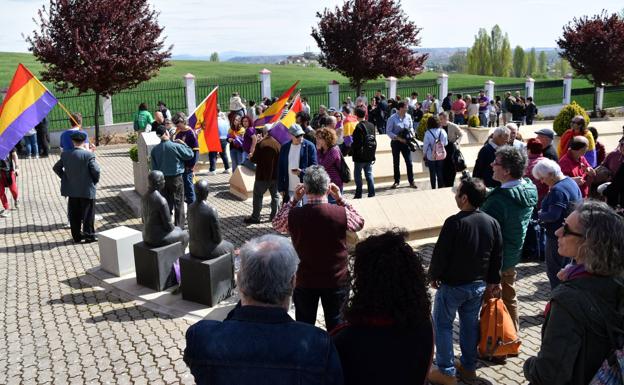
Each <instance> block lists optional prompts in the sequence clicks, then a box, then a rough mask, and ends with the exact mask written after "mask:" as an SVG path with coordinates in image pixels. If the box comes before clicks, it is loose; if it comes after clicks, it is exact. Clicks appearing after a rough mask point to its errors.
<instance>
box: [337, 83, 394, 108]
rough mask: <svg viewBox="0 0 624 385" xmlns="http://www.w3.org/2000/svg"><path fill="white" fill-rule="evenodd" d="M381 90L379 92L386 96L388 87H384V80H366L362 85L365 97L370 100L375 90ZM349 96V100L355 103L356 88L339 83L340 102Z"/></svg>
mask: <svg viewBox="0 0 624 385" xmlns="http://www.w3.org/2000/svg"><path fill="white" fill-rule="evenodd" d="M378 90H381V93H382V94H384V95H386V97H388V92H389V91H388V89H387V88H386V82H383V81H382V82H367V83H365V84H364V85H363V86H362V91H363V92H364V95H366V98H367V99H368V100H369V101H370V100H371V99H372V98H373V97H374V96H375V92H377V91H378ZM348 97H349V98H351V101H352V102H353V103H355V99H357V97H358V94H357V90H356V89H355V88H353V87H352V86H351V85H350V84H341V85H340V103H341V105H342V103H344V102H345V101H346V100H347V98H348Z"/></svg>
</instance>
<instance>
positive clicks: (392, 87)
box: [386, 76, 397, 99]
mask: <svg viewBox="0 0 624 385" xmlns="http://www.w3.org/2000/svg"><path fill="white" fill-rule="evenodd" d="M386 88H387V89H388V99H396V95H397V78H395V77H394V76H390V77H388V79H386Z"/></svg>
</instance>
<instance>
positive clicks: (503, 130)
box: [492, 126, 510, 137]
mask: <svg viewBox="0 0 624 385" xmlns="http://www.w3.org/2000/svg"><path fill="white" fill-rule="evenodd" d="M509 134H510V131H509V128H507V127H504V126H501V127H496V128H495V129H494V131H492V136H493V137H494V136H495V137H499V136H504V135H506V136H509Z"/></svg>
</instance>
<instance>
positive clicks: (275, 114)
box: [254, 80, 299, 127]
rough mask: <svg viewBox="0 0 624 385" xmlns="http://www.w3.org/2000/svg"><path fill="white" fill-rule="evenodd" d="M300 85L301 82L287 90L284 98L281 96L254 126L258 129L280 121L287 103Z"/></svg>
mask: <svg viewBox="0 0 624 385" xmlns="http://www.w3.org/2000/svg"><path fill="white" fill-rule="evenodd" d="M297 84H299V80H297V81H296V82H295V84H293V85H292V86H291V87H290V88H289V89H287V90H286V91H285V92H284V93H283V94H282V96H280V97H279V98H278V99H277V100H276V101H275V103H273V104H271V105H270V106H269V108H267V109H266V110H265V111H264V112H263V113H262V114H261V115H260V116H259V117H258V119H256V122H255V123H254V125H255V126H256V127H262V126H264V125H265V124H267V123H275V122H277V121H278V120H279V118H280V116H281V115H282V111H283V110H284V107H286V103H288V99H289V98H290V95H291V94H292V93H293V92H294V91H295V87H297Z"/></svg>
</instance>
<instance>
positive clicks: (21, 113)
mask: <svg viewBox="0 0 624 385" xmlns="http://www.w3.org/2000/svg"><path fill="white" fill-rule="evenodd" d="M56 103H58V100H56V98H55V97H54V95H52V93H51V92H50V91H48V89H47V88H46V87H45V86H44V85H43V84H42V83H41V82H40V81H39V79H37V78H36V77H35V76H34V75H33V74H32V73H31V72H30V71H29V70H28V68H26V67H25V66H24V65H23V64H19V65H18V66H17V70H16V71H15V75H13V80H12V81H11V85H10V86H9V89H8V91H7V94H6V97H5V98H4V101H3V102H2V105H1V106H0V159H4V158H6V157H7V155H9V152H10V151H11V149H12V148H13V147H14V146H15V144H17V142H19V141H20V139H22V137H23V136H24V134H26V133H27V132H28V131H30V130H31V129H32V128H33V127H35V126H36V125H37V124H38V123H39V122H41V121H42V120H43V118H45V117H46V116H47V115H48V113H49V112H50V111H51V110H52V108H54V106H55V105H56Z"/></svg>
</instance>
